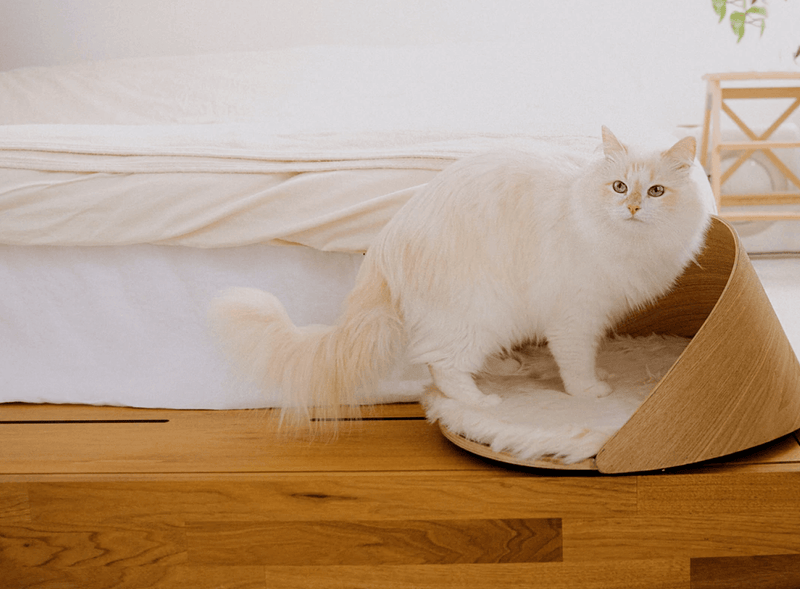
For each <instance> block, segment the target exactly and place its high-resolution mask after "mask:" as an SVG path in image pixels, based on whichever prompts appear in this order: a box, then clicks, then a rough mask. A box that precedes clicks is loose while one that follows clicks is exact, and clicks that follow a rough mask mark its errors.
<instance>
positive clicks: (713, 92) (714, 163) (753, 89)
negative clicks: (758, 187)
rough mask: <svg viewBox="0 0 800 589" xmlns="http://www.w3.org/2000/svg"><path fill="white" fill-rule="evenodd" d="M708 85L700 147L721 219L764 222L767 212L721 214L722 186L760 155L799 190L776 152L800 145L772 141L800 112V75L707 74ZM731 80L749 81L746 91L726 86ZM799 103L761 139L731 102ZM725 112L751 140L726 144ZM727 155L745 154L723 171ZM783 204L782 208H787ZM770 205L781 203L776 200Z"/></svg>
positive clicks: (774, 215)
mask: <svg viewBox="0 0 800 589" xmlns="http://www.w3.org/2000/svg"><path fill="white" fill-rule="evenodd" d="M703 79H704V80H706V82H707V94H706V111H705V117H704V120H703V131H702V141H701V146H700V161H701V163H702V164H703V166H705V167H706V168H707V169H710V177H711V189H712V192H713V193H714V198H715V199H716V202H717V209H718V210H719V211H720V214H721V216H723V217H724V218H726V219H728V220H748V219H752V220H756V219H759V220H760V219H764V218H765V217H764V214H763V213H760V212H753V213H752V214H749V213H747V212H742V211H739V212H737V213H735V214H729V213H727V212H725V211H722V206H723V205H724V204H725V201H726V199H727V197H726V196H723V195H722V185H723V184H724V182H725V181H726V180H727V179H728V178H730V176H731V175H732V174H733V173H734V172H735V171H736V170H737V169H738V168H739V166H741V165H742V164H743V163H744V162H745V161H746V160H747V159H748V158H749V155H750V154H753V153H755V152H756V151H760V152H763V153H764V155H765V156H766V157H767V158H768V159H769V160H770V162H772V163H773V164H774V165H775V167H776V168H777V169H778V170H779V171H780V173H781V174H783V176H784V177H786V178H787V180H788V181H789V182H790V183H791V184H793V185H794V186H796V187H797V188H800V178H798V177H797V176H796V175H795V174H794V173H793V172H792V171H791V170H790V169H789V168H788V167H787V166H786V165H785V164H784V163H783V162H782V161H781V160H780V159H779V158H778V157H777V156H775V154H774V153H773V152H772V150H773V149H796V148H798V147H800V141H774V140H770V137H771V136H772V135H773V134H774V133H775V131H776V130H777V129H778V128H780V126H781V125H782V124H783V123H784V122H786V120H787V119H788V118H789V117H790V116H791V114H792V113H793V112H795V110H797V109H798V108H800V84H798V83H797V82H800V72H726V73H719V74H707V75H705V76H703ZM765 80H784V81H789V82H793V83H792V84H791V85H787V86H770V87H766V86H764V85H763V84H762V82H763V81H765ZM723 82H724V83H729V82H741V83H745V86H744V87H725V88H723V86H722V84H723ZM781 98H789V99H794V101H793V103H792V104H791V105H789V107H788V108H786V109H785V110H784V111H783V113H782V114H781V115H780V116H779V117H778V118H777V119H776V120H775V122H774V123H773V124H772V125H770V126H769V128H767V129H766V131H764V132H763V133H761V135H757V134H756V133H754V132H753V131H752V129H750V127H749V126H748V125H747V124H746V123H745V122H744V121H743V120H742V119H741V118H740V117H739V116H738V115H737V114H736V113H735V112H734V111H733V110H732V109H731V107H730V106H729V105H728V104H727V102H726V101H727V100H737V99H781ZM723 112H724V113H725V114H726V115H727V116H728V117H729V118H730V119H731V120H732V121H733V122H734V123H735V124H736V126H737V127H738V128H739V129H740V130H741V131H742V132H743V133H744V135H745V137H746V139H744V140H742V141H723V140H722V130H721V123H720V119H721V114H722V113H723ZM724 151H744V154H743V155H742V156H741V157H739V158H738V159H737V160H736V161H735V162H734V163H733V164H732V165H731V166H730V167H729V168H728V170H726V171H725V173H723V172H722V153H723V152H724ZM709 153H710V156H711V162H710V166H708V157H709ZM771 198H772V196H771V195H769V194H764V195H749V198H747V199H746V200H745V199H741V198H740V199H739V202H740V203H741V204H743V205H747V206H749V205H758V204H768V202H767V201H769V200H770V199H771ZM788 202H789V201H784V202H781V203H779V204H788ZM771 204H776V203H775V202H774V201H772V202H771ZM769 218H770V219H773V220H778V219H784V220H788V219H797V218H798V217H797V215H796V214H795V213H794V212H790V211H787V212H786V213H779V212H771V213H769Z"/></svg>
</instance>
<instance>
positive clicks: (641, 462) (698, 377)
mask: <svg viewBox="0 0 800 589" xmlns="http://www.w3.org/2000/svg"><path fill="white" fill-rule="evenodd" d="M698 261H699V266H700V267H701V268H702V269H703V270H702V271H703V272H706V271H708V276H709V282H710V283H713V286H712V287H711V291H712V292H717V291H718V289H719V281H718V278H719V276H720V272H719V271H712V270H711V269H713V268H715V267H716V268H718V269H720V268H723V269H724V268H728V267H730V268H731V270H730V276H729V278H728V279H727V284H726V285H725V287H724V290H723V291H722V294H720V296H719V300H718V301H717V302H716V304H715V305H714V307H713V309H712V311H711V312H710V314H709V315H708V317H707V318H706V319H705V321H704V322H703V323H702V325H701V327H700V328H699V329H698V331H697V333H696V334H695V335H694V337H693V338H692V341H691V343H690V344H689V345H688V346H687V348H686V350H685V351H684V352H683V354H681V356H680V358H678V360H677V362H676V363H675V364H674V365H673V367H672V368H671V369H670V371H669V372H668V373H667V375H666V376H665V377H664V378H663V379H662V380H661V381H660V382H659V384H658V385H657V386H656V388H655V389H654V390H653V391H652V393H651V394H650V396H649V397H648V398H647V399H646V400H645V402H644V403H643V404H642V405H641V406H640V407H639V409H638V410H637V411H636V412H635V413H634V414H633V416H632V417H631V418H630V420H628V422H627V423H625V425H623V426H622V428H621V429H620V430H619V431H618V432H617V433H616V434H615V435H614V436H613V437H612V438H611V439H610V440H609V441H608V442H607V443H606V444H605V445H604V446H603V448H602V449H601V450H600V452H598V454H597V458H596V463H597V467H598V469H599V470H601V471H603V472H608V473H622V472H634V471H647V470H655V469H662V468H669V467H672V466H679V465H683V464H689V463H693V462H700V461H703V460H708V459H711V458H714V457H718V456H723V455H725V454H730V453H733V452H737V451H740V450H743V449H745V448H750V447H753V446H757V445H759V444H763V443H765V442H768V441H770V440H774V439H776V438H779V437H782V436H785V435H787V434H789V433H791V432H793V431H794V430H796V429H797V428H798V427H800V362H798V360H797V357H796V356H795V354H794V351H793V350H792V347H791V345H790V344H789V341H788V339H787V338H786V335H785V333H784V332H783V328H782V327H781V324H780V321H779V320H778V317H777V315H776V314H775V311H774V310H773V308H772V306H771V304H770V302H769V299H768V298H767V295H766V293H765V292H764V289H763V287H762V286H761V283H760V281H759V279H758V276H757V275H756V273H755V270H754V269H753V266H752V264H751V263H750V261H749V259H748V257H747V254H746V252H745V251H744V248H743V247H742V245H741V243H740V242H739V240H738V238H737V237H736V234H735V232H734V231H733V229H732V228H731V227H730V226H729V225H728V224H727V223H725V222H723V221H721V220H720V219H717V218H715V219H714V221H713V224H712V226H711V229H710V231H709V236H708V242H707V247H706V248H705V250H704V252H703V254H702V255H701V256H700V258H699V260H698ZM731 261H732V263H731ZM695 271H696V270H692V271H691V272H695ZM700 289H701V290H702V286H701V287H700ZM697 290H698V289H695V288H690V289H682V288H680V287H679V288H676V289H675V290H674V291H673V292H672V293H671V294H670V295H669V297H671V298H672V299H683V300H684V303H683V304H677V303H676V306H682V305H691V304H693V303H692V301H693V300H694V298H695V296H696V293H697ZM668 306H671V305H667V304H666V303H664V304H663V305H662V306H661V307H662V308H663V307H668ZM701 307H702V308H703V309H705V308H707V301H705V302H703V303H702V305H701ZM649 317H653V315H652V314H651V315H649ZM653 321H657V316H656V317H653ZM635 322H636V320H634V323H635ZM671 322H672V319H671V318H670V319H669V324H668V325H665V326H662V327H659V328H656V329H654V331H656V332H657V333H663V332H664V331H663V330H664V329H668V330H669V329H670V326H671Z"/></svg>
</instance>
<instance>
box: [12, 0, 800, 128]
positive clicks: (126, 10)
mask: <svg viewBox="0 0 800 589" xmlns="http://www.w3.org/2000/svg"><path fill="white" fill-rule="evenodd" d="M770 10H771V12H772V14H771V16H770V19H769V20H768V25H767V30H766V33H765V35H764V37H763V38H760V39H759V37H758V35H757V33H756V32H755V31H748V33H747V34H746V36H745V39H744V40H743V41H742V42H741V43H739V44H737V43H736V42H735V38H734V36H733V34H732V33H731V31H730V29H729V27H728V25H727V24H726V23H723V24H717V17H716V15H715V14H714V13H713V11H712V9H711V2H710V0H671V1H670V2H655V1H646V0H548V1H541V0H226V1H225V2H220V1H219V0H0V70H7V69H11V68H16V67H22V66H36V65H58V64H65V63H71V62H76V61H84V60H97V59H114V58H125V57H141V56H151V55H176V54H202V53H209V52H223V51H242V50H265V49H270V48H274V47H285V46H295V45H311V44H366V45H398V44H426V43H446V42H483V41H512V42H513V41H519V42H525V43H527V44H528V45H530V44H531V43H533V44H535V46H536V47H539V48H540V50H539V51H540V53H541V57H542V58H543V59H545V60H546V59H547V58H548V56H557V55H559V54H561V53H564V52H569V53H570V54H572V55H575V56H576V59H575V60H574V61H573V64H574V65H573V67H574V75H575V76H581V75H582V72H581V60H580V56H581V55H582V54H585V55H589V54H592V55H594V54H596V53H597V52H603V53H604V54H605V55H608V59H609V60H613V61H614V62H615V64H616V65H617V66H620V65H621V66H622V67H624V68H626V71H629V72H630V73H631V75H632V76H633V77H634V78H635V79H636V80H637V81H638V84H639V86H638V91H640V92H659V93H664V92H666V93H668V94H669V97H670V100H671V101H672V102H673V103H674V114H673V115H672V118H673V119H674V123H675V124H688V123H697V122H699V120H700V118H701V117H702V96H703V83H702V81H701V79H700V78H701V76H702V74H703V73H706V72H709V71H722V70H750V69H762V70H764V69H794V70H800V66H799V65H797V64H795V63H794V62H793V61H792V59H791V53H792V51H793V50H795V49H796V48H797V46H798V44H800V0H771V4H770ZM515 58H516V57H515V56H509V59H515ZM607 83H608V84H609V85H613V84H614V79H608V80H607Z"/></svg>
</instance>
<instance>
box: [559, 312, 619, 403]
mask: <svg viewBox="0 0 800 589" xmlns="http://www.w3.org/2000/svg"><path fill="white" fill-rule="evenodd" d="M591 333H592V330H578V331H576V330H573V329H563V328H562V329H558V330H553V331H552V332H551V333H548V334H547V346H548V347H549V348H550V352H551V353H552V354H553V358H555V360H556V364H558V370H559V372H560V373H561V380H562V381H564V389H565V390H566V392H567V393H568V394H570V395H572V396H575V397H595V398H596V397H605V396H608V395H609V394H611V392H612V388H611V385H609V384H608V383H607V382H605V381H603V380H600V378H598V376H600V377H601V378H602V377H605V376H606V375H605V374H598V372H599V371H598V370H597V369H596V361H597V348H598V346H599V340H600V338H599V337H595V336H594V335H593V334H592V335H590V334H591Z"/></svg>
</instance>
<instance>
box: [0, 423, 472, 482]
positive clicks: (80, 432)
mask: <svg viewBox="0 0 800 589" xmlns="http://www.w3.org/2000/svg"><path fill="white" fill-rule="evenodd" d="M9 410H10V409H9V408H6V411H9ZM56 413H57V412H54V411H53V410H52V409H49V410H48V411H46V412H45V414H44V415H43V416H42V417H45V416H46V417H47V418H49V419H52V418H53V416H54V415H55V414H56ZM66 415H67V416H72V417H71V418H74V416H75V415H76V413H75V412H74V410H71V409H67V412H66ZM264 415H265V413H264V412H255V411H219V412H215V411H179V410H133V409H131V410H127V409H124V408H112V407H98V408H97V411H95V412H94V416H95V419H96V420H98V421H97V422H95V423H82V424H70V423H42V424H40V425H37V426H36V430H35V432H36V433H35V435H26V432H27V433H28V434H32V432H33V430H32V429H30V428H31V427H32V426H31V425H30V424H19V425H13V424H12V425H3V426H0V472H2V473H8V474H11V473H19V474H24V473H38V472H47V473H78V472H82V473H86V472H93V473H115V472H126V473H135V472H142V473H156V472H174V471H176V470H178V471H179V472H206V471H211V472H275V471H281V472H292V471H315V472H316V471H328V472H330V471H345V472H349V471H364V470H409V471H426V470H442V469H458V470H464V469H472V470H482V469H484V468H485V464H484V463H483V462H482V461H480V460H479V459H477V458H475V457H473V456H471V455H469V454H467V453H466V452H462V451H461V450H458V449H457V448H455V447H453V446H452V444H449V443H448V442H447V441H446V440H445V439H444V438H443V437H442V436H441V434H440V433H439V431H438V429H437V428H435V427H432V426H431V425H429V424H428V423H427V422H425V421H424V420H414V421H405V420H402V421H393V420H387V421H363V422H358V424H357V427H356V426H355V425H353V427H343V428H342V432H341V434H340V436H339V438H338V439H336V440H335V441H334V442H330V443H335V448H336V451H335V452H325V451H324V446H325V444H326V443H325V442H322V443H320V442H313V441H311V440H308V439H302V438H293V437H289V436H287V435H286V434H281V433H279V432H277V431H276V429H275V428H274V427H272V426H271V425H270V423H269V421H268V420H266V419H265V417H264ZM35 416H37V412H36V410H35V409H30V408H23V409H22V411H20V412H19V418H21V419H23V418H24V419H27V420H31V419H33V418H34V417H35ZM2 419H3V417H2V416H0V420H2ZM114 419H117V420H121V421H122V420H127V421H132V420H135V419H147V420H149V421H150V422H138V423H137V422H128V423H107V421H109V420H114ZM103 420H105V421H106V422H105V423H104V422H102V421H103ZM157 420H167V421H166V422H165V423H160V422H159V423H153V421H157ZM76 425H79V426H80V427H76ZM389 442H391V449H390V451H389V448H388V447H387V444H388V443H389ZM330 443H328V445H330ZM198 456H202V457H203V460H202V461H198V459H197V458H198ZM178 464H180V465H182V467H181V468H177V465H178Z"/></svg>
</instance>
